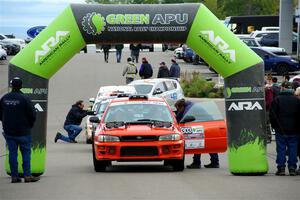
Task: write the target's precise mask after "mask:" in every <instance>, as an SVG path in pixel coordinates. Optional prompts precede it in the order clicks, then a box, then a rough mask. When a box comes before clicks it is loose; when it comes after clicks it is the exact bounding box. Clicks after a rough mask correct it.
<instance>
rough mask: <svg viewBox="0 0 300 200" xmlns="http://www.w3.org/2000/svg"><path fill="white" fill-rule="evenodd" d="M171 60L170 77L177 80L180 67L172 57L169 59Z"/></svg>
mask: <svg viewBox="0 0 300 200" xmlns="http://www.w3.org/2000/svg"><path fill="white" fill-rule="evenodd" d="M171 62H172V65H171V67H170V77H171V78H175V79H177V80H178V79H179V78H180V67H179V65H178V64H177V62H176V60H175V59H174V58H173V59H171Z"/></svg>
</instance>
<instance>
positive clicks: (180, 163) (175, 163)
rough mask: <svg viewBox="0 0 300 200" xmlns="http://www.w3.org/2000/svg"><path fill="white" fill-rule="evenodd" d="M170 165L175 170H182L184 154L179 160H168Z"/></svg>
mask: <svg viewBox="0 0 300 200" xmlns="http://www.w3.org/2000/svg"><path fill="white" fill-rule="evenodd" d="M170 164H171V166H172V167H173V170H174V171H175V172H181V171H183V170H184V156H183V158H182V159H180V160H172V161H170Z"/></svg>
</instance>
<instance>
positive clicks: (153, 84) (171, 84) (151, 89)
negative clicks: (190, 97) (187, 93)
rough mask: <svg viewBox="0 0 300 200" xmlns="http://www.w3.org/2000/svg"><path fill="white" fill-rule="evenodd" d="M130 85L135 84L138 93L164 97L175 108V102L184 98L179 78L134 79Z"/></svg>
mask: <svg viewBox="0 0 300 200" xmlns="http://www.w3.org/2000/svg"><path fill="white" fill-rule="evenodd" d="M129 85H131V86H133V87H134V88H135V90H136V92H137V94H141V95H147V96H148V97H162V98H164V99H166V101H167V103H168V104H169V105H170V106H171V108H172V109H173V110H175V106H174V104H175V102H176V101H177V100H178V99H182V98H184V94H183V90H182V88H181V86H180V84H179V82H178V81H177V80H174V79H164V78H157V79H143V80H135V81H132V82H131V83H130V84H129Z"/></svg>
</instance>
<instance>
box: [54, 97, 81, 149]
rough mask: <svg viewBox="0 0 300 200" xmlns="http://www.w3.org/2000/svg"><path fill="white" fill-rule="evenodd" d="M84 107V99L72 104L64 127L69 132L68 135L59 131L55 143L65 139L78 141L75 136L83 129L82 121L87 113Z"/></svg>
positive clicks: (72, 141) (71, 141)
mask: <svg viewBox="0 0 300 200" xmlns="http://www.w3.org/2000/svg"><path fill="white" fill-rule="evenodd" d="M83 108H84V104H83V101H82V100H79V101H77V102H76V103H75V104H74V105H72V107H71V109H70V111H69V113H68V115H67V117H66V120H65V123H64V129H65V130H66V131H67V132H68V137H66V136H64V135H62V134H61V133H59V132H58V133H57V134H56V136H55V139H54V142H55V143H56V142H57V140H63V141H65V142H69V143H77V141H76V140H75V138H76V137H77V136H78V135H79V134H80V132H81V131H82V128H81V127H80V124H81V121H82V119H83V118H84V117H85V116H86V115H87V111H86V110H83Z"/></svg>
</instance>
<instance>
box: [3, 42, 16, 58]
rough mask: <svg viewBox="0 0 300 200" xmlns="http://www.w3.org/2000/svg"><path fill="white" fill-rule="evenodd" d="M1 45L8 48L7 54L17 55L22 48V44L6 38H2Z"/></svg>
mask: <svg viewBox="0 0 300 200" xmlns="http://www.w3.org/2000/svg"><path fill="white" fill-rule="evenodd" d="M0 45H1V46H2V48H3V49H5V50H6V53H7V55H9V56H11V55H16V54H17V53H19V51H20V50H21V46H20V45H18V44H15V43H12V42H9V41H6V40H0Z"/></svg>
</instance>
